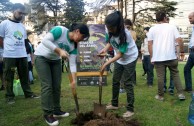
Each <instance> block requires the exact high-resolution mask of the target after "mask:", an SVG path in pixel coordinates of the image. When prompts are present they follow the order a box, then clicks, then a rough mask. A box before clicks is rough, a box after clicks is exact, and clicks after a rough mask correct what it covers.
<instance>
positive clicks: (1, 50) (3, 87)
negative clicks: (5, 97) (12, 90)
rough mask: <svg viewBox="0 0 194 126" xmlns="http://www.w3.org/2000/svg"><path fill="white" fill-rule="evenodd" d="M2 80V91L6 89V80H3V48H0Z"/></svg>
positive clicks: (0, 75) (0, 74)
mask: <svg viewBox="0 0 194 126" xmlns="http://www.w3.org/2000/svg"><path fill="white" fill-rule="evenodd" d="M0 79H1V88H0V91H1V90H4V89H5V84H4V79H3V48H2V47H0Z"/></svg>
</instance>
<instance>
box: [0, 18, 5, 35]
mask: <svg viewBox="0 0 194 126" xmlns="http://www.w3.org/2000/svg"><path fill="white" fill-rule="evenodd" d="M5 25H6V23H5V21H3V22H1V24H0V36H1V37H2V38H4V37H5Z"/></svg>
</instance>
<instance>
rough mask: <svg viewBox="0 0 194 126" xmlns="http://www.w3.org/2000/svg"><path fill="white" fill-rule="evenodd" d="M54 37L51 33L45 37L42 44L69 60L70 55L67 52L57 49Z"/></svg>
mask: <svg viewBox="0 0 194 126" xmlns="http://www.w3.org/2000/svg"><path fill="white" fill-rule="evenodd" d="M54 41H55V40H54V37H53V35H52V34H51V33H47V35H46V36H45V37H44V39H43V40H42V44H43V45H44V46H46V47H47V48H49V49H51V50H52V51H54V52H55V53H57V54H58V55H59V56H61V57H62V58H68V57H69V54H68V53H67V51H65V50H63V49H61V48H59V47H57V46H56V45H55V44H54Z"/></svg>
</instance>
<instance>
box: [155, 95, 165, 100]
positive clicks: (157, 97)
mask: <svg viewBox="0 0 194 126" xmlns="http://www.w3.org/2000/svg"><path fill="white" fill-rule="evenodd" d="M155 99H157V100H159V101H163V100H164V97H162V96H159V95H156V96H155Z"/></svg>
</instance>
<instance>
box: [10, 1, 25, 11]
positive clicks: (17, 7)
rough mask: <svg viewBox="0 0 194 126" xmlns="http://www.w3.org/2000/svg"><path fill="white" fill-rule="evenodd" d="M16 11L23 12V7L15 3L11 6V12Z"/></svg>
mask: <svg viewBox="0 0 194 126" xmlns="http://www.w3.org/2000/svg"><path fill="white" fill-rule="evenodd" d="M17 9H20V10H25V6H24V5H23V4H21V3H15V4H14V5H13V8H12V10H13V11H15V10H17Z"/></svg>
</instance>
